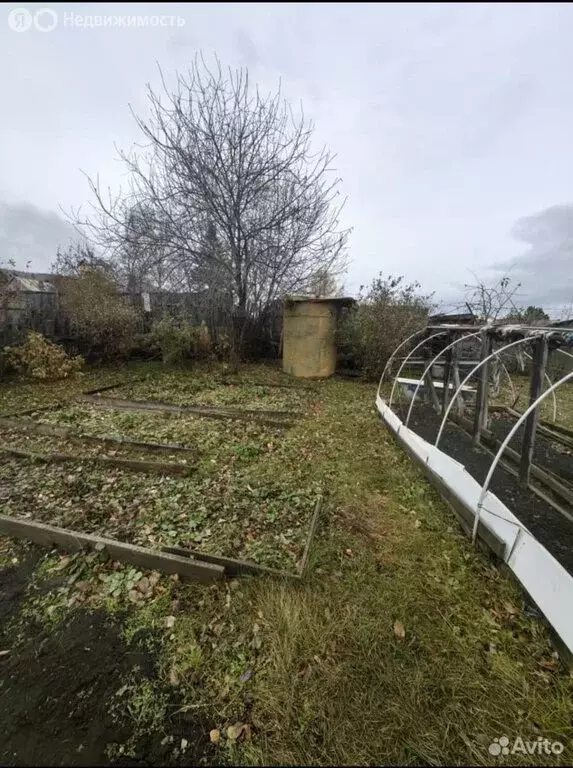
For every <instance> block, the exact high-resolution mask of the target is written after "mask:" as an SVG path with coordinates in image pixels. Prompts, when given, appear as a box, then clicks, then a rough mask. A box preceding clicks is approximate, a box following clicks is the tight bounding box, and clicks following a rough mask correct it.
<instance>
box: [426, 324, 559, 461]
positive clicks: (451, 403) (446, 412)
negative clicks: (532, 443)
mask: <svg viewBox="0 0 573 768" xmlns="http://www.w3.org/2000/svg"><path fill="white" fill-rule="evenodd" d="M534 338H535V337H533V336H526V337H525V338H524V339H518V340H517V341H512V342H511V343H510V344H506V345H505V346H504V347H501V349H496V351H495V352H492V353H491V355H488V356H487V357H485V358H484V359H483V360H480V362H479V363H478V364H477V365H475V366H474V367H473V368H472V369H471V371H470V372H469V373H468V375H467V376H466V377H465V379H464V380H463V381H462V383H461V384H460V386H459V387H458V388H457V390H456V392H455V394H454V396H453V397H452V399H451V400H450V402H449V403H448V407H447V408H446V411H445V413H444V417H443V419H442V423H441V424H440V429H439V431H438V435H437V437H436V441H435V443H434V445H435V446H436V448H437V447H438V443H439V442H440V437H441V436H442V432H443V431H444V427H445V425H446V421H447V419H448V416H449V414H450V411H451V410H452V405H453V404H454V402H455V400H456V398H457V396H458V395H459V393H460V392H461V391H462V388H463V387H464V385H465V384H466V382H467V381H469V380H470V378H471V377H472V376H473V375H474V373H475V372H476V371H477V370H478V369H479V368H481V367H482V365H485V363H487V362H488V360H491V359H492V357H496V356H497V355H499V354H501V352H504V351H505V350H506V349H511V347H517V345H518V344H524V343H525V342H526V341H532V340H533V339H534ZM547 391H549V390H547Z"/></svg>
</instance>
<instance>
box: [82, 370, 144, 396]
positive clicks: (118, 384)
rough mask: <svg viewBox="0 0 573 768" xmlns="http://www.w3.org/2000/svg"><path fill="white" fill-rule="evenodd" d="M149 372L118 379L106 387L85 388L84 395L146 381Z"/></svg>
mask: <svg viewBox="0 0 573 768" xmlns="http://www.w3.org/2000/svg"><path fill="white" fill-rule="evenodd" d="M146 379H147V374H145V375H143V376H136V377H135V378H133V379H125V380H124V381H116V383H115V384H106V386H105V387H97V388H96V389H84V390H82V393H81V394H82V395H95V394H96V393H97V392H108V391H109V390H110V389H118V387H124V386H126V385H127V384H135V383H136V382H138V381H145V380H146Z"/></svg>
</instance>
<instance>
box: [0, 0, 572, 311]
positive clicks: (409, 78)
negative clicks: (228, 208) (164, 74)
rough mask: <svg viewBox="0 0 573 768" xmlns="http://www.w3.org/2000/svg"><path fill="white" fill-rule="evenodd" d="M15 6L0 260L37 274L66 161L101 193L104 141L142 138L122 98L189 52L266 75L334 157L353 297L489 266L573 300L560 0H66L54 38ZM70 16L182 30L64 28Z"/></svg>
mask: <svg viewBox="0 0 573 768" xmlns="http://www.w3.org/2000/svg"><path fill="white" fill-rule="evenodd" d="M17 7H22V6H20V5H16V4H5V5H4V4H3V5H2V6H1V8H0V14H1V15H2V16H3V18H2V20H1V23H0V68H1V70H0V71H1V72H2V76H1V78H0V97H1V101H0V103H1V104H2V108H1V111H0V115H1V117H0V170H1V174H0V260H2V259H4V260H5V259H7V258H10V257H14V258H16V260H17V261H18V263H19V264H20V265H22V266H23V264H24V261H25V260H26V259H28V258H30V259H31V260H32V267H33V268H35V269H37V270H40V269H47V268H48V267H49V265H50V263H51V261H52V260H53V257H54V253H55V249H56V247H57V245H58V243H62V244H65V243H66V242H67V240H68V239H69V236H70V231H69V229H68V227H67V226H66V225H65V224H64V223H63V221H62V220H61V217H60V216H59V214H58V211H59V206H62V207H63V208H64V209H65V210H69V209H70V207H71V206H78V205H81V204H82V203H84V202H85V201H86V199H87V198H88V189H87V184H86V181H85V179H84V177H83V176H82V174H81V169H83V170H85V171H87V172H88V173H90V174H94V175H95V174H97V173H99V175H100V179H101V182H102V184H103V185H106V186H107V185H111V186H112V187H113V188H115V187H117V186H118V184H119V183H120V182H121V174H122V169H121V166H120V164H119V163H118V162H117V160H116V152H115V150H114V143H116V144H118V145H119V146H121V147H123V148H126V149H127V148H129V146H130V145H131V144H132V142H133V141H136V140H137V139H138V138H139V134H138V132H137V128H136V126H135V124H134V122H133V118H132V117H131V115H130V112H129V108H128V105H129V104H132V105H133V107H134V108H135V110H136V111H138V112H141V113H142V114H145V113H146V110H147V105H146V101H145V93H144V87H145V84H146V83H147V82H151V83H152V84H153V83H156V82H157V69H156V66H157V62H159V63H160V64H161V66H162V68H163V69H164V70H165V71H173V70H175V69H185V67H186V65H187V64H188V63H189V62H190V61H191V59H192V57H193V56H194V54H195V53H196V52H197V51H199V50H201V51H203V52H204V53H205V54H207V55H209V54H212V53H217V55H218V56H219V58H220V59H221V61H222V63H223V64H225V65H229V66H232V67H235V66H239V65H242V66H247V67H248V68H249V71H250V75H251V78H252V80H254V81H256V82H258V83H259V84H260V85H261V86H262V88H263V89H269V88H274V87H276V85H277V82H278V79H279V78H281V79H282V84H283V90H284V93H285V95H286V96H287V98H288V99H289V100H291V101H293V102H295V103H297V102H299V101H300V100H302V102H303V105H304V108H305V112H306V113H307V114H308V116H310V117H311V118H312V119H313V120H314V122H315V123H316V137H317V142H325V143H326V144H328V145H329V147H330V148H331V149H332V150H333V151H334V152H336V153H337V155H338V157H337V161H336V164H337V168H338V171H339V173H340V175H341V176H342V178H343V191H344V193H345V194H346V195H347V196H348V203H347V208H346V212H345V224H347V225H349V226H352V227H353V229H354V231H353V233H352V236H351V240H350V256H351V259H352V262H351V267H350V270H349V273H348V277H347V280H346V287H347V290H348V291H349V292H350V293H354V292H355V291H356V290H357V289H358V287H359V285H360V284H361V283H365V282H369V281H370V280H371V279H372V277H374V276H375V275H376V274H377V273H378V272H379V271H380V270H383V271H384V272H385V273H393V274H396V273H400V274H404V275H405V276H406V277H407V278H408V279H409V280H419V281H420V282H421V283H422V284H423V286H424V288H425V289H427V290H431V291H436V292H437V293H438V295H439V296H440V297H443V298H444V299H448V300H452V297H453V295H454V294H455V292H456V286H459V285H461V284H463V283H464V282H469V281H470V282H471V281H472V277H471V274H470V271H469V270H474V271H475V272H477V273H478V274H479V275H480V276H484V277H486V278H491V279H494V278H495V276H496V275H497V274H498V273H497V272H496V267H497V268H498V269H502V270H506V269H507V268H510V269H511V270H512V272H511V274H512V275H513V276H514V278H515V279H516V280H521V281H522V283H523V288H522V290H521V294H522V300H523V301H524V302H526V303H534V302H544V303H545V304H546V305H547V306H549V305H555V306H556V307H557V306H558V305H562V304H564V303H569V301H570V300H571V299H573V269H571V268H570V267H571V264H572V259H571V253H572V252H573V223H572V221H573V218H572V217H573V206H572V205H571V204H573V76H572V72H573V46H572V45H571V40H572V38H573V6H571V5H565V4H563V5H559V4H555V5H551V4H543V5H541V4H523V5H519V4H507V5H495V4H491V5H485V4H484V5H481V4H475V5H466V4H463V5H462V4H460V5H455V4H454V5H449V4H443V5H440V4H432V5H424V4H411V5H407V4H404V5H402V4H400V5H398V4H397V5H391V4H388V5H379V6H378V5H360V4H357V3H354V4H352V5H337V4H332V5H321V4H316V5H297V4H289V5H286V4H285V5H270V4H269V5H268V6H264V5H258V4H257V5H249V4H242V5H241V4H233V5H225V4H219V5H216V4H213V5H204V6H203V5H201V4H197V5H182V4H169V3H164V4H161V5H159V4H157V5H156V4H141V3H138V4H136V5H128V4H125V5H123V4H119V3H118V4H112V3H108V4H97V3H76V4H73V3H62V4H52V5H51V6H48V7H50V8H52V9H53V10H54V11H55V12H56V14H57V17H58V18H57V22H58V23H57V26H56V27H55V29H53V30H52V31H39V30H38V29H36V28H35V26H34V25H32V27H31V28H30V29H28V30H26V31H15V30H13V29H11V28H10V26H9V23H8V15H9V12H10V11H11V10H13V9H14V8H17ZM23 7H25V8H27V9H29V10H30V11H31V12H32V13H34V12H35V11H36V10H38V9H39V8H41V7H44V8H45V7H46V6H43V5H39V4H28V5H26V6H23ZM70 12H73V13H75V14H79V15H81V16H83V17H84V18H86V17H89V16H95V15H98V14H99V15H111V14H114V15H117V16H121V15H125V16H127V15H132V14H139V15H143V14H148V15H153V14H157V15H162V16H165V15H169V14H173V15H175V16H178V17H180V18H181V19H183V20H184V22H185V24H184V26H179V27H177V26H175V27H157V28H143V27H129V28H126V27H114V28H103V27H98V28H78V27H71V26H65V25H64V14H68V13H70ZM39 21H40V22H41V24H42V25H44V26H47V25H48V23H49V22H50V16H49V14H48V15H47V16H45V17H44V18H42V19H40V20H39ZM555 206H557V208H554V207H555ZM548 209H550V210H548ZM524 217H534V219H533V220H530V221H529V222H528V223H527V222H526V223H525V224H521V225H519V226H518V228H517V230H515V229H514V228H515V225H516V222H517V221H518V220H520V219H522V218H524ZM535 217H536V218H535ZM512 232H513V234H512ZM516 233H517V234H518V235H519V236H520V237H521V238H522V239H518V237H516ZM72 234H73V233H72Z"/></svg>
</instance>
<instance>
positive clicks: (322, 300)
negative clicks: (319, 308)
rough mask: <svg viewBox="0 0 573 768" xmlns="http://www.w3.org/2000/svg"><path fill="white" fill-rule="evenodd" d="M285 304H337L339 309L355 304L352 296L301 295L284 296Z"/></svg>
mask: <svg viewBox="0 0 573 768" xmlns="http://www.w3.org/2000/svg"><path fill="white" fill-rule="evenodd" d="M285 302H287V303H289V304H294V303H296V302H300V303H307V304H338V306H340V307H348V306H350V305H351V304H355V303H356V299H353V298H352V296H309V295H305V294H302V293H297V294H290V295H288V296H285Z"/></svg>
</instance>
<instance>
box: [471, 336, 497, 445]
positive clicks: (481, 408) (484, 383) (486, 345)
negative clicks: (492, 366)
mask: <svg viewBox="0 0 573 768" xmlns="http://www.w3.org/2000/svg"><path fill="white" fill-rule="evenodd" d="M492 345H493V340H492V338H491V336H490V335H489V334H488V333H487V331H484V332H483V336H482V345H481V357H480V360H485V358H486V357H488V355H491V351H492ZM488 394H489V363H485V365H482V367H481V368H480V377H479V380H478V385H477V392H476V409H475V415H474V434H473V441H472V442H473V444H474V446H477V445H479V444H480V440H481V432H482V429H485V427H486V426H487V401H488Z"/></svg>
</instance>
